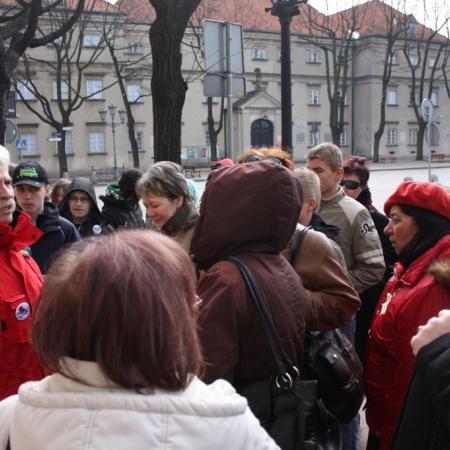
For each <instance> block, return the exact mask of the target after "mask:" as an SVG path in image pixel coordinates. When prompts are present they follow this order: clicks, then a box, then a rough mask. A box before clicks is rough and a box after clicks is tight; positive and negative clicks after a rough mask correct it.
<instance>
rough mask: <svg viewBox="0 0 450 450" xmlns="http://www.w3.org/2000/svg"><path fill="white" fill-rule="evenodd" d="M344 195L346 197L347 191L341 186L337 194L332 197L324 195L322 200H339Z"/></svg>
mask: <svg viewBox="0 0 450 450" xmlns="http://www.w3.org/2000/svg"><path fill="white" fill-rule="evenodd" d="M344 197H345V192H344V190H343V189H342V187H341V186H339V187H338V190H337V192H336V193H335V194H333V195H332V196H331V197H328V198H325V197H322V200H321V202H324V203H326V202H339V201H340V200H341V199H342V198H344Z"/></svg>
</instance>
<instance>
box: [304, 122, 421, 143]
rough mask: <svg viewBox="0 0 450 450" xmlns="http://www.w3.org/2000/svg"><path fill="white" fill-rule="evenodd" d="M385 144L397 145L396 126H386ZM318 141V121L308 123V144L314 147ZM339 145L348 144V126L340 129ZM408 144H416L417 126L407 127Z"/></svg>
mask: <svg viewBox="0 0 450 450" xmlns="http://www.w3.org/2000/svg"><path fill="white" fill-rule="evenodd" d="M385 136H386V145H389V146H391V145H398V131H397V128H396V127H393V126H388V128H387V129H386V133H385ZM319 143H320V123H314V122H313V123H310V124H308V146H310V147H314V146H315V145H318V144H319ZM339 145H340V146H341V147H346V146H347V145H348V128H347V127H344V129H343V130H342V133H341V136H340V140H339ZM408 145H417V128H409V130H408Z"/></svg>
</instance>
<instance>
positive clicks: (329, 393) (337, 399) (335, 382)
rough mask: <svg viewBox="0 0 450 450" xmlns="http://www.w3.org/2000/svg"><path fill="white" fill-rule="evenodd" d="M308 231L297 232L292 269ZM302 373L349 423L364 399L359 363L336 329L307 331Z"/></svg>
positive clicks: (331, 406)
mask: <svg viewBox="0 0 450 450" xmlns="http://www.w3.org/2000/svg"><path fill="white" fill-rule="evenodd" d="M308 229H309V227H308V228H304V229H303V230H300V231H296V232H295V233H294V236H293V238H292V247H291V255H290V258H289V261H290V263H291V265H292V266H293V267H294V265H295V262H296V260H297V258H298V255H299V253H300V248H301V246H302V244H303V240H304V238H305V236H306V233H307V232H308ZM304 369H305V371H306V376H307V378H313V379H317V381H318V383H319V384H318V393H319V396H320V398H321V399H322V400H323V402H324V403H325V406H326V407H327V409H328V410H329V411H330V412H331V413H332V414H333V415H334V416H335V417H336V418H337V419H338V420H339V421H340V422H342V423H348V422H350V420H352V419H353V417H355V415H356V414H357V413H358V411H359V409H360V408H361V404H362V402H363V399H364V391H363V383H362V373H363V367H362V364H361V361H360V359H359V358H358V355H357V353H356V351H355V349H354V347H353V345H352V343H351V342H350V341H349V340H348V339H347V336H346V335H345V334H344V333H343V331H342V330H340V329H339V328H335V329H334V330H328V331H309V332H307V333H306V335H305V355H304Z"/></svg>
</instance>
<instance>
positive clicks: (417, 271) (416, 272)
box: [395, 235, 450, 285]
mask: <svg viewBox="0 0 450 450" xmlns="http://www.w3.org/2000/svg"><path fill="white" fill-rule="evenodd" d="M439 260H445V261H450V235H446V236H444V237H443V238H442V239H440V240H439V241H438V242H437V243H436V245H434V246H433V247H431V248H430V249H428V250H427V251H426V252H425V253H424V254H423V255H421V256H419V257H418V258H417V259H416V260H415V261H413V263H412V264H411V265H410V266H409V267H408V269H407V270H406V271H405V270H404V269H403V266H402V265H401V263H397V264H396V265H395V272H396V278H397V280H398V281H399V282H401V283H402V284H404V285H414V284H416V283H417V282H418V280H419V278H420V277H421V276H422V275H423V273H424V272H430V273H431V274H432V275H433V276H436V274H435V271H434V268H435V266H434V264H435V263H436V261H439ZM448 277H449V278H450V274H448ZM438 280H439V278H438Z"/></svg>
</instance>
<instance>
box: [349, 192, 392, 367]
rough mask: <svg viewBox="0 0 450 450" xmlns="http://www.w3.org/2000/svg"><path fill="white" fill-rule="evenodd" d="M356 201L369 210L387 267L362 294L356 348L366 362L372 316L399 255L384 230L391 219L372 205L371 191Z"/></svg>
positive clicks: (357, 316)
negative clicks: (379, 277)
mask: <svg viewBox="0 0 450 450" xmlns="http://www.w3.org/2000/svg"><path fill="white" fill-rule="evenodd" d="M356 200H357V201H358V202H359V203H361V204H362V205H364V206H365V207H366V208H367V210H368V211H369V213H370V216H371V217H372V220H373V223H374V224H375V228H376V229H377V233H378V237H379V238H380V242H381V247H382V248H383V257H384V263H385V265H386V271H385V272H384V277H383V279H382V280H380V282H379V283H377V284H375V285H373V286H370V288H368V289H366V290H365V291H364V292H361V294H360V298H361V302H362V306H361V308H360V310H359V311H358V313H357V315H356V331H355V347H356V351H357V352H358V355H359V356H360V358H361V359H362V360H364V357H365V347H366V341H367V333H368V331H369V328H370V324H371V322H372V316H373V313H374V312H375V308H376V306H377V303H378V299H379V298H380V295H381V293H382V292H383V289H384V285H385V284H386V282H387V281H388V280H389V278H391V276H392V275H393V273H394V272H393V271H394V263H395V262H396V261H397V254H396V253H395V250H394V248H393V247H392V244H391V241H390V240H389V238H388V237H387V236H386V235H385V234H384V229H385V228H386V226H387V224H388V223H389V219H388V218H387V217H386V216H385V215H384V214H382V213H381V212H380V211H378V210H377V209H376V208H375V207H374V206H373V205H372V194H371V192H370V190H369V189H368V188H366V189H364V190H363V191H362V192H361V194H359V196H358V198H357V199H356Z"/></svg>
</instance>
